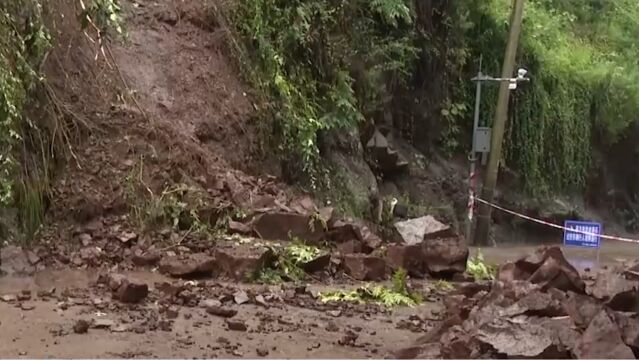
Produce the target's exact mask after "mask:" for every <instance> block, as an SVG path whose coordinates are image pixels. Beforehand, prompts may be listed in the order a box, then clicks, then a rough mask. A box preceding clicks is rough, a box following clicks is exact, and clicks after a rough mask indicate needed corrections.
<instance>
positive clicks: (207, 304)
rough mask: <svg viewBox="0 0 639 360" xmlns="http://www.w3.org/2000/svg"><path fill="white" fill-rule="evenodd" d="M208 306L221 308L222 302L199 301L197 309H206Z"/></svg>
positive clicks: (213, 300)
mask: <svg viewBox="0 0 639 360" xmlns="http://www.w3.org/2000/svg"><path fill="white" fill-rule="evenodd" d="M210 306H222V302H220V301H219V300H216V299H206V300H202V301H200V304H199V307H201V308H205V309H206V308H208V307H210Z"/></svg>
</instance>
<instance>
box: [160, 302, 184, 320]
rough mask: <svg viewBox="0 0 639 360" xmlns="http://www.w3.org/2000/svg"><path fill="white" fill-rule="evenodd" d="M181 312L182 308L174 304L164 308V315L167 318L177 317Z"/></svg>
mask: <svg viewBox="0 0 639 360" xmlns="http://www.w3.org/2000/svg"><path fill="white" fill-rule="evenodd" d="M179 314H180V308H178V307H177V306H174V305H173V306H169V307H168V308H166V310H164V315H165V316H166V318H167V319H177V317H178V315H179Z"/></svg>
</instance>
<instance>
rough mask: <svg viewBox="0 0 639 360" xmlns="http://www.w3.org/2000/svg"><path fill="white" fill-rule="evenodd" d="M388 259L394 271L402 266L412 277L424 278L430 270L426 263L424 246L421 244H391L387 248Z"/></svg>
mask: <svg viewBox="0 0 639 360" xmlns="http://www.w3.org/2000/svg"><path fill="white" fill-rule="evenodd" d="M386 261H387V262H388V266H389V267H390V268H391V269H392V270H393V271H396V270H398V269H399V268H402V269H405V270H406V271H407V272H408V275H410V276H412V277H416V278H422V277H424V275H426V273H427V272H428V269H426V267H425V264H424V258H423V255H422V246H421V245H420V244H418V245H397V244H393V245H389V246H388V249H387V250H386Z"/></svg>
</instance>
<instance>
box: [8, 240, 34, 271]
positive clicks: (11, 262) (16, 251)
mask: <svg viewBox="0 0 639 360" xmlns="http://www.w3.org/2000/svg"><path fill="white" fill-rule="evenodd" d="M34 271H35V267H34V266H33V265H32V264H31V262H30V261H29V257H28V255H27V253H26V252H25V251H24V250H22V248H21V247H19V246H4V247H2V251H0V274H6V275H31V274H33V272H34Z"/></svg>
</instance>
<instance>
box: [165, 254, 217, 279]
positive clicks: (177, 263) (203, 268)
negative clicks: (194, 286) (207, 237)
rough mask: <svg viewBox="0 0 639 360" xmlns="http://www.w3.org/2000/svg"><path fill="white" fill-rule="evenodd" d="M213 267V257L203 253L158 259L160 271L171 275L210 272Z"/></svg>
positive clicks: (187, 275)
mask: <svg viewBox="0 0 639 360" xmlns="http://www.w3.org/2000/svg"><path fill="white" fill-rule="evenodd" d="M215 268H216V263H215V259H214V258H213V257H210V256H208V255H205V254H192V255H189V256H188V257H184V258H181V257H180V258H179V257H176V256H174V257H165V258H163V259H162V260H161V261H160V272H161V273H163V274H167V275H170V276H173V277H192V276H197V275H203V274H211V273H212V272H213V270H214V269H215Z"/></svg>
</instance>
